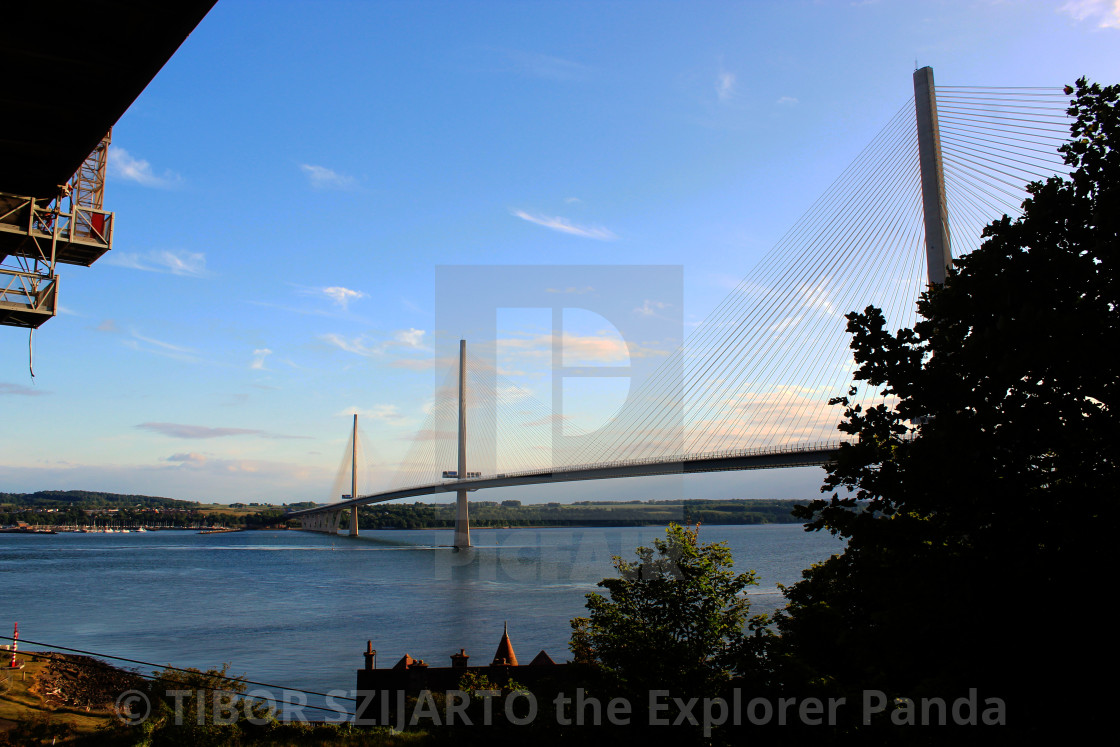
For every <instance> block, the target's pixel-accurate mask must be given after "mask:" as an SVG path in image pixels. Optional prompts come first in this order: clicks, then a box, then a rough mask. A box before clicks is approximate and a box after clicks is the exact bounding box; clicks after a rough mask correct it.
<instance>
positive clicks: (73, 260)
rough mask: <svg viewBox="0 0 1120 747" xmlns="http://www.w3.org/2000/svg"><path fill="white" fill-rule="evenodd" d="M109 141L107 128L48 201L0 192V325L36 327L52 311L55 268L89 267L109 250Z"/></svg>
mask: <svg viewBox="0 0 1120 747" xmlns="http://www.w3.org/2000/svg"><path fill="white" fill-rule="evenodd" d="M111 140H112V130H110V131H109V133H108V134H106V135H105V137H103V138H102V139H101V142H100V143H98V145H97V147H96V148H95V149H94V151H93V152H92V153H91V154H90V155H89V157H88V158H86V160H85V161H83V162H82V165H81V166H80V167H79V168H78V171H77V172H76V173H75V174H74V176H73V177H71V179H70V181H69V182H68V183H67V184H63V185H59V192H58V195H57V196H55V197H53V198H51V199H49V200H45V199H42V198H35V197H26V196H21V195H14V194H7V193H4V192H0V325H5V326H9V327H24V328H30V329H35V328H37V327H38V326H39V325H40V324H42V323H43V322H45V321H46V320H48V319H50V318H51V317H52V316H54V315H55V313H57V310H58V274H57V267H58V265H59V264H68V265H81V266H82V267H89V266H90V265H92V264H93V263H94V262H96V261H97V260H98V259H100V258H101V257H102V256H103V255H104V254H105V253H106V252H107V251H109V250H110V249H111V248H112V244H113V214H112V213H111V212H108V211H106V210H104V209H103V206H104V201H105V168H106V164H107V161H108V155H109V143H110V142H111Z"/></svg>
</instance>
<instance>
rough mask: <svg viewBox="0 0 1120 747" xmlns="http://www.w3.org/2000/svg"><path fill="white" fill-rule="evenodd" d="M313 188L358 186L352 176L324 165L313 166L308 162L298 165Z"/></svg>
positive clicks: (348, 187) (351, 187)
mask: <svg viewBox="0 0 1120 747" xmlns="http://www.w3.org/2000/svg"><path fill="white" fill-rule="evenodd" d="M299 167H300V169H301V170H302V171H303V173H305V174H307V179H308V181H309V182H311V186H312V187H313V188H314V189H353V188H354V187H356V186H358V182H357V180H356V179H354V177H352V176H347V175H346V174H341V173H339V172H337V171H334V170H332V169H328V168H327V167H326V166H315V165H313V164H309V163H301V164H300V165H299Z"/></svg>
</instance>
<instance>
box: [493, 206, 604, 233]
mask: <svg viewBox="0 0 1120 747" xmlns="http://www.w3.org/2000/svg"><path fill="white" fill-rule="evenodd" d="M510 212H511V213H512V214H513V215H516V216H517V217H518V218H520V219H521V220H527V221H529V222H530V223H536V224H537V225H538V226H544V227H545V228H551V229H552V230H553V231H560V232H561V233H570V234H572V235H573V236H582V237H583V238H585V239H598V240H599V241H614V240H615V239H617V238H618V236H616V235H615V233H614V232H613V231H610V230H608V229H606V228H602V227H587V226H577V225H576V224H574V223H572V222H571V221H570V220H568V219H567V218H561V217H559V216H557V217H549V216H547V215H534V214H532V213H527V212H525V211H524V210H510Z"/></svg>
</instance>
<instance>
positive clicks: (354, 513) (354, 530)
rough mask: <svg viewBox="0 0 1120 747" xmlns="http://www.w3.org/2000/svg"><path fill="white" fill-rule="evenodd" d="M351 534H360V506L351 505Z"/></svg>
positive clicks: (354, 535)
mask: <svg viewBox="0 0 1120 747" xmlns="http://www.w3.org/2000/svg"><path fill="white" fill-rule="evenodd" d="M350 536H351V537H357V536H358V507H357V506H351V507H350Z"/></svg>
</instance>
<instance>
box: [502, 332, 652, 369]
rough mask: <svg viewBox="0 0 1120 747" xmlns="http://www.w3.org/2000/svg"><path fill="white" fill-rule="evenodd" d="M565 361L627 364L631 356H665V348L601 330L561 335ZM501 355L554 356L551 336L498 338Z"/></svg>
mask: <svg viewBox="0 0 1120 747" xmlns="http://www.w3.org/2000/svg"><path fill="white" fill-rule="evenodd" d="M560 342H561V346H562V348H563V351H564V358H565V360H568V359H571V360H579V361H581V362H582V361H594V362H595V364H601V365H605V364H625V363H627V362H628V361H629V360H630V359H631V358H646V357H649V356H655V355H665V354H666V353H665V351H663V350H657V349H656V348H653V347H649V346H645V345H640V344H637V343H634V344H629V345H628V344H627V343H626V341H625V340H623V339H622V338H621V337H619V336H618V335H617V334H614V333H609V332H601V333H599V334H597V335H572V334H567V333H564V334H563V335H561V341H560ZM496 343H497V346H498V352H499V355H502V356H509V357H517V356H521V357H525V358H549V359H551V357H552V335H551V334H539V335H524V336H519V337H503V338H499V339H498V340H497V341H496Z"/></svg>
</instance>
